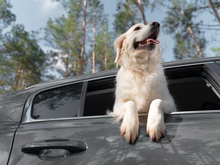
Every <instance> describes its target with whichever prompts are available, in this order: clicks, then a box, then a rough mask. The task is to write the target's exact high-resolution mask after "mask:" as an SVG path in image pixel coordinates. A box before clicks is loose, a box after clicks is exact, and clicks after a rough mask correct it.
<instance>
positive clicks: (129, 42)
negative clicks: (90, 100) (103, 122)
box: [112, 22, 176, 143]
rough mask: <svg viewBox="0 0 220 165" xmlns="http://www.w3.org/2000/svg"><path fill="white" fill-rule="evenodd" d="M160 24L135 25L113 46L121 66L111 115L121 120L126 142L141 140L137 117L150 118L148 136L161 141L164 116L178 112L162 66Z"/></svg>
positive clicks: (163, 133) (117, 61) (163, 129)
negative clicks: (145, 116)
mask: <svg viewBox="0 0 220 165" xmlns="http://www.w3.org/2000/svg"><path fill="white" fill-rule="evenodd" d="M159 32H160V24H159V23H158V22H152V23H151V24H148V25H144V24H136V25H134V26H133V27H131V28H130V29H129V30H128V31H127V32H126V33H124V34H122V35H121V36H120V37H119V38H117V39H116V41H115V42H114V47H115V51H116V52H117V57H116V60H115V62H116V63H117V65H118V64H119V65H121V68H120V70H119V71H118V74H117V78H116V82H117V86H116V98H115V104H114V108H113V112H112V115H113V116H114V117H115V119H116V120H117V121H121V120H122V124H121V134H122V135H124V137H125V138H126V140H127V142H131V143H133V142H134V141H135V139H136V138H137V137H138V130H139V118H138V114H147V113H148V120H147V133H148V135H149V136H150V138H151V139H152V140H156V141H158V140H159V139H160V138H161V136H162V135H163V136H164V135H165V124H164V114H168V113H170V112H173V111H176V107H175V104H174V101H173V99H172V97H171V95H170V93H169V91H168V88H167V82H166V78H165V75H164V72H163V68H162V66H161V64H160V59H161V48H160V46H159V43H160V42H159V41H158V36H159Z"/></svg>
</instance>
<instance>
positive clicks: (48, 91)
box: [0, 57, 220, 165]
mask: <svg viewBox="0 0 220 165" xmlns="http://www.w3.org/2000/svg"><path fill="white" fill-rule="evenodd" d="M163 66H164V69H165V74H166V76H167V80H168V83H169V89H170V92H171V94H172V95H173V98H174V100H175V102H176V105H177V108H178V111H177V112H174V113H172V114H170V115H167V116H165V123H166V136H165V137H164V138H162V139H161V140H160V142H158V143H156V142H152V141H151V140H150V138H149V137H148V136H147V133H146V120H147V116H140V123H141V126H140V131H139V138H138V139H137V140H136V142H135V144H133V145H131V144H127V142H126V141H125V139H123V137H122V136H121V135H120V130H119V127H120V124H117V123H115V121H114V119H113V118H112V117H111V116H108V115H106V113H105V111H106V110H107V109H110V110H112V107H113V104H114V90H115V76H116V74H117V70H111V71H106V72H100V73H97V74H90V75H83V76H75V77H73V78H68V79H64V80H58V81H53V82H47V83H43V84H38V85H34V86H32V87H29V88H27V89H25V90H22V91H18V92H14V93H10V94H6V95H3V96H0V128H1V129H0V131H1V135H0V146H1V147H0V162H1V164H10V165H12V164H13V165H27V164H45V165H46V164H62V165H63V164H82V165H85V164H86V165H90V164H93V165H100V164H148V165H149V164H154V165H155V164H193V165H195V164H220V129H219V126H220V99H219V98H220V58H217V57H216V58H206V59H195V60H187V61H179V62H170V63H163Z"/></svg>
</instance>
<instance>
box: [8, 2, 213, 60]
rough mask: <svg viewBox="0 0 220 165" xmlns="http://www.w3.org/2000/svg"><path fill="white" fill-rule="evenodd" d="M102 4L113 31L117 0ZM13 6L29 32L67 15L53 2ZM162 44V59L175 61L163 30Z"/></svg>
mask: <svg viewBox="0 0 220 165" xmlns="http://www.w3.org/2000/svg"><path fill="white" fill-rule="evenodd" d="M101 2H102V3H103V4H104V9H105V13H106V14H107V15H108V16H109V17H108V19H109V22H110V26H109V28H110V31H113V25H112V22H113V21H114V14H115V13H116V4H117V0H101ZM11 4H12V6H13V7H12V9H11V11H12V12H13V13H14V14H15V15H16V23H18V24H24V25H25V29H26V30H27V31H31V30H39V29H40V28H44V27H45V26H46V23H47V21H48V19H49V18H52V19H55V18H57V17H59V16H61V15H62V14H65V11H64V9H63V7H62V5H61V4H60V3H58V2H54V1H51V0H22V1H18V0H11ZM145 15H146V19H147V22H153V21H157V22H160V23H161V22H162V21H163V19H164V17H165V15H166V12H165V11H163V10H161V9H160V10H159V9H157V10H155V11H154V12H151V11H150V9H145ZM200 17H202V20H203V21H204V22H207V23H210V24H216V23H213V21H212V19H213V17H212V16H210V15H208V14H205V15H203V14H201V16H200ZM42 35H43V32H42ZM205 35H206V37H207V38H211V37H213V36H214V35H215V34H214V33H209V32H207V33H206V34H205ZM160 43H161V45H162V47H163V54H162V57H163V59H164V61H166V62H167V61H174V60H175V59H174V56H173V47H174V41H173V39H172V37H171V36H169V35H167V34H165V33H164V32H163V30H162V31H161V34H160ZM39 44H40V46H41V47H42V49H43V50H48V49H50V48H49V47H47V46H46V45H45V43H44V42H41V43H39ZM213 46H216V44H213V43H208V45H207V49H206V51H205V55H206V57H211V56H214V53H213V51H211V49H210V48H211V47H213Z"/></svg>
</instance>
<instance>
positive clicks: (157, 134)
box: [147, 116, 166, 141]
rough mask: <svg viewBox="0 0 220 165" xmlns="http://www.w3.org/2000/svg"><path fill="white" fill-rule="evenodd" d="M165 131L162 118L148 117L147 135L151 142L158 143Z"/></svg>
mask: <svg viewBox="0 0 220 165" xmlns="http://www.w3.org/2000/svg"><path fill="white" fill-rule="evenodd" d="M165 129H166V127H165V123H164V119H163V118H160V117H154V118H153V117H152V116H148V121H147V134H148V135H149V136H150V138H151V140H152V141H159V140H160V138H161V137H162V136H165Z"/></svg>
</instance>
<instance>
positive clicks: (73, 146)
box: [21, 139, 88, 155]
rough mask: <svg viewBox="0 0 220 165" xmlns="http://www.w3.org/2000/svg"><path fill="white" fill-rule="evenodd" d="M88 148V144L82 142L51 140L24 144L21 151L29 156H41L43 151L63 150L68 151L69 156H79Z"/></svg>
mask: <svg viewBox="0 0 220 165" xmlns="http://www.w3.org/2000/svg"><path fill="white" fill-rule="evenodd" d="M87 148H88V147H87V144H86V143H85V142H83V141H80V140H75V139H73V140H69V139H50V140H42V141H36V142H32V143H28V144H24V145H22V148H21V151H22V152H23V153H27V154H35V155H39V153H40V152H41V151H42V150H53V149H61V150H67V151H68V152H69V154H78V153H82V152H85V151H86V149H87Z"/></svg>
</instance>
